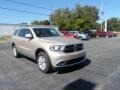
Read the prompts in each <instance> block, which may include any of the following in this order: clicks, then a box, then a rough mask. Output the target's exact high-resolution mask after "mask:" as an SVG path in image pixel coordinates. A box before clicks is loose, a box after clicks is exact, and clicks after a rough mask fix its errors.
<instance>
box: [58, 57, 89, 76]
mask: <svg viewBox="0 0 120 90" xmlns="http://www.w3.org/2000/svg"><path fill="white" fill-rule="evenodd" d="M90 63H91V60H90V59H86V60H85V61H83V62H81V63H79V64H77V65H74V66H70V67H65V68H61V69H59V70H58V71H57V74H65V73H70V72H74V71H77V70H80V69H82V68H84V67H86V66H88V65H89V64H90Z"/></svg>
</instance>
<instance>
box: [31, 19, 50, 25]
mask: <svg viewBox="0 0 120 90" xmlns="http://www.w3.org/2000/svg"><path fill="white" fill-rule="evenodd" d="M31 25H50V21H48V20H44V21H37V20H36V21H33V22H31Z"/></svg>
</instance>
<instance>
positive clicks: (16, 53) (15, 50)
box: [12, 45, 20, 58]
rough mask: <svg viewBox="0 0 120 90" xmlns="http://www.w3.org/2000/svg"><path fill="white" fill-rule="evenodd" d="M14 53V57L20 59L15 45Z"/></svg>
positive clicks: (13, 47)
mask: <svg viewBox="0 0 120 90" xmlns="http://www.w3.org/2000/svg"><path fill="white" fill-rule="evenodd" d="M12 51H13V56H14V57H16V58H18V57H19V56H20V54H19V53H18V51H17V48H16V46H15V45H13V46H12Z"/></svg>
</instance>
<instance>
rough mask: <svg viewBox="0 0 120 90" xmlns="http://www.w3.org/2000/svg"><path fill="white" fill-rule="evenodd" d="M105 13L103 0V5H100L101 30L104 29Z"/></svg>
mask: <svg viewBox="0 0 120 90" xmlns="http://www.w3.org/2000/svg"><path fill="white" fill-rule="evenodd" d="M103 15H104V11H103V0H101V7H100V20H101V31H103Z"/></svg>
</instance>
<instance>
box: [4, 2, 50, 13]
mask: <svg viewBox="0 0 120 90" xmlns="http://www.w3.org/2000/svg"><path fill="white" fill-rule="evenodd" d="M6 1H8V2H12V3H17V4H22V5H26V6H29V7H34V8H39V9H44V10H49V11H50V10H51V9H49V8H45V7H41V6H37V5H33V4H28V3H23V2H18V1H14V0H6Z"/></svg>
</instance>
